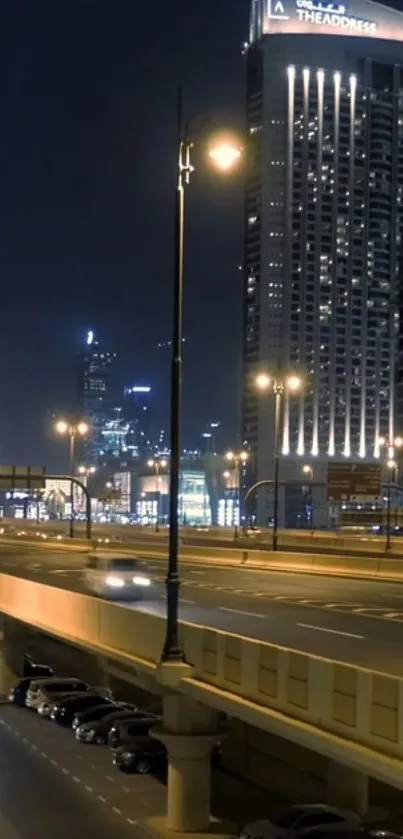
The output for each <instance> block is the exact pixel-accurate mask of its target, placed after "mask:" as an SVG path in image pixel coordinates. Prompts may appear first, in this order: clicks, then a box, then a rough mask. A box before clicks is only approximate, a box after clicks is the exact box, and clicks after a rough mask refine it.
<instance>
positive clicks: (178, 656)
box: [161, 88, 241, 662]
mask: <svg viewBox="0 0 403 839" xmlns="http://www.w3.org/2000/svg"><path fill="white" fill-rule="evenodd" d="M182 100H183V96H182V89H181V88H179V90H178V103H177V131H178V138H177V172H176V175H177V182H176V202H175V261H174V279H173V323H172V363H171V416H170V420H171V424H170V451H171V455H170V457H171V468H170V481H169V548H168V574H167V578H166V590H167V621H166V638H165V643H164V648H163V651H162V657H161V658H162V661H171V662H175V661H182V660H183V651H182V649H181V646H180V643H179V633H178V606H179V588H180V579H179V573H178V549H179V517H178V512H179V510H178V507H179V473H180V446H181V403H182V342H183V335H182V333H183V283H184V245H185V187H186V186H187V185H188V184H189V183H190V177H191V174H192V172H193V171H194V169H193V166H192V164H191V150H192V148H193V141H192V138H191V136H190V133H189V131H187V130H185V129H184V124H183V101H182ZM240 157H241V150H240V148H239V146H238V147H237V148H236V147H235V145H234V143H231V142H229V141H223V140H221V142H220V143H219V144H215V145H214V146H211V147H210V150H209V158H210V160H211V162H212V163H213V164H214V165H215V166H216V167H218V168H219V169H221V170H222V171H228V170H230V169H232V168H233V167H234V165H235V164H236V163H237V162H238V161H239V159H240Z"/></svg>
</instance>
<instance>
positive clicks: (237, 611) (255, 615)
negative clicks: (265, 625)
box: [218, 606, 267, 620]
mask: <svg viewBox="0 0 403 839" xmlns="http://www.w3.org/2000/svg"><path fill="white" fill-rule="evenodd" d="M218 608H219V610H220V612H231V613H232V614H233V615H244V616H245V617H247V618H260V619H261V620H265V619H266V617H267V616H266V615H259V613H258V612H242V611H241V610H240V609H229V608H228V607H227V606H219V607H218Z"/></svg>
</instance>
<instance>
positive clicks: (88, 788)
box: [84, 784, 94, 792]
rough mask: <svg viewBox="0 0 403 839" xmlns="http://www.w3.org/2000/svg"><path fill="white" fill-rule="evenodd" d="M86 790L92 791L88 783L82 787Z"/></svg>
mask: <svg viewBox="0 0 403 839" xmlns="http://www.w3.org/2000/svg"><path fill="white" fill-rule="evenodd" d="M84 789H85V790H86V791H87V792H94V790H93V788H92V787H89V786H88V784H87V785H86V786H85V787H84Z"/></svg>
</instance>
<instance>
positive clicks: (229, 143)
mask: <svg viewBox="0 0 403 839" xmlns="http://www.w3.org/2000/svg"><path fill="white" fill-rule="evenodd" d="M208 156H209V158H210V160H211V162H212V163H213V165H214V166H215V167H216V169H219V170H220V171H221V172H230V171H232V169H234V168H235V167H236V166H237V165H238V164H239V162H240V159H241V157H242V148H241V146H240V145H239V143H237V142H236V141H235V140H234V139H231V138H221V139H216V140H215V141H213V142H212V143H211V144H210V148H209V152H208Z"/></svg>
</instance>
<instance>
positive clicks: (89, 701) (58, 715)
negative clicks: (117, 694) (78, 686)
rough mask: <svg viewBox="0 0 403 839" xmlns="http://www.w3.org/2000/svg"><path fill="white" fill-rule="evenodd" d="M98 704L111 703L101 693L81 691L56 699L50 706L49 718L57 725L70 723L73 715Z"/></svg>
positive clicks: (68, 724) (108, 698)
mask: <svg viewBox="0 0 403 839" xmlns="http://www.w3.org/2000/svg"><path fill="white" fill-rule="evenodd" d="M99 705H107V706H108V707H110V706H111V705H112V702H111V699H110V697H107V696H102V694H101V693H92V691H88V692H87V693H82V694H79V695H77V696H66V698H65V699H59V700H57V701H56V702H55V703H54V705H53V708H52V711H51V714H50V718H51V720H53V722H57V723H59V725H65V726H70V728H71V725H72V722H73V719H74V715H75V714H77V713H78V712H79V711H85V710H86V709H87V708H98V706H99Z"/></svg>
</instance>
